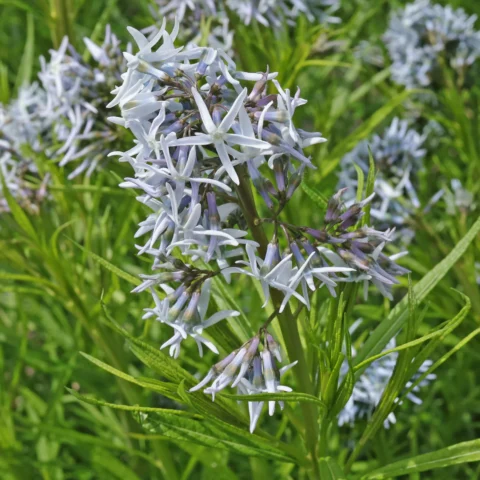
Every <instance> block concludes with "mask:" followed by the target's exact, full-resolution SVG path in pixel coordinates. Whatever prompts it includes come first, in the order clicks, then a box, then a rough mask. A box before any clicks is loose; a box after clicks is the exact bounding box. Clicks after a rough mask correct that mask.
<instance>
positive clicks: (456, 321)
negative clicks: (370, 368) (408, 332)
mask: <svg viewBox="0 0 480 480" xmlns="http://www.w3.org/2000/svg"><path fill="white" fill-rule="evenodd" d="M461 295H462V297H463V298H464V299H465V306H464V307H463V308H462V310H461V311H460V312H459V313H458V314H457V315H455V317H453V318H452V319H451V320H449V321H448V322H447V324H446V325H445V326H444V327H443V328H440V329H439V330H436V331H435V332H431V333H428V334H427V335H424V336H423V337H420V338H417V339H416V340H412V341H411V342H406V343H403V344H401V345H397V346H396V347H395V348H391V349H389V350H384V351H382V352H381V353H379V354H378V355H374V356H373V357H369V358H367V359H366V360H364V361H363V362H361V363H359V364H358V365H356V366H355V368H354V370H355V371H357V370H361V369H362V368H363V367H365V366H367V365H368V364H370V363H372V362H374V361H375V360H378V359H379V358H382V357H384V356H386V355H390V354H391V353H393V352H400V351H402V350H405V349H407V348H412V347H416V346H418V345H420V344H422V343H425V342H426V341H428V340H431V339H435V342H434V343H433V342H432V345H431V346H430V345H429V348H428V351H426V352H425V354H424V355H421V354H419V355H417V356H416V357H415V362H414V365H412V366H413V372H412V373H414V372H416V371H417V370H418V369H419V367H420V365H422V364H423V362H424V361H425V360H426V359H427V358H428V357H429V356H430V353H431V352H432V351H433V350H434V349H435V347H436V346H437V345H438V344H440V343H441V342H442V340H443V339H444V338H445V337H446V336H447V335H449V334H450V333H451V332H452V331H453V330H454V329H455V328H456V327H457V326H458V325H460V323H461V322H462V321H463V319H464V318H465V317H466V316H467V313H468V312H469V311H470V307H471V302H470V299H469V298H468V297H466V296H465V295H463V294H461ZM420 355H421V358H420V359H418V361H417V358H418V357H419V356H420Z"/></svg>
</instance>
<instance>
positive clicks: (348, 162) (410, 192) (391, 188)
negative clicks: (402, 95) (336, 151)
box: [338, 118, 426, 243]
mask: <svg viewBox="0 0 480 480" xmlns="http://www.w3.org/2000/svg"><path fill="white" fill-rule="evenodd" d="M425 140H426V135H425V134H420V133H418V132H417V131H415V130H413V129H411V128H409V126H408V122H407V121H406V120H399V119H398V118H394V119H393V121H392V123H391V124H390V125H389V126H388V127H387V128H386V129H385V131H384V132H383V134H382V135H374V136H373V138H372V139H371V140H369V141H363V142H361V143H359V144H358V145H357V146H356V147H355V148H354V149H353V150H352V151H351V152H349V153H348V154H347V155H345V156H344V157H343V159H342V162H341V167H342V168H341V171H340V174H339V183H338V188H347V189H348V190H347V191H348V192H349V194H350V195H351V197H350V198H348V200H349V201H350V202H352V201H353V200H354V197H353V195H355V192H356V187H357V184H358V175H357V171H356V169H355V165H357V166H358V167H360V168H361V169H362V171H363V172H364V174H365V175H367V173H368V170H369V148H370V151H371V153H372V156H373V159H374V161H375V169H376V178H375V192H376V194H377V198H376V200H375V201H374V202H373V204H372V209H371V215H372V217H373V218H375V219H376V220H378V221H379V222H380V224H382V225H392V224H393V225H395V226H396V227H397V229H399V233H400V234H401V236H402V238H403V240H404V243H408V240H409V239H410V238H411V236H412V234H413V232H411V231H410V230H409V229H408V227H407V226H406V224H407V223H408V222H407V221H408V218H409V217H410V215H411V213H412V211H414V210H415V209H417V208H419V207H420V202H419V200H418V197H417V194H416V191H415V186H416V185H415V184H416V182H417V174H418V172H419V170H421V169H422V167H423V159H424V157H425V155H426V150H425V148H423V146H424V142H425Z"/></svg>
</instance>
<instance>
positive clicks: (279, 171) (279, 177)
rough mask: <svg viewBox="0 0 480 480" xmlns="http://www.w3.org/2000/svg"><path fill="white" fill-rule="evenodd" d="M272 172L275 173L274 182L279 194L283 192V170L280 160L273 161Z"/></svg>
mask: <svg viewBox="0 0 480 480" xmlns="http://www.w3.org/2000/svg"><path fill="white" fill-rule="evenodd" d="M273 170H274V171H275V181H276V183H277V188H278V190H279V191H280V192H283V191H285V170H284V168H283V163H282V161H281V160H280V159H278V158H277V159H275V160H274V161H273Z"/></svg>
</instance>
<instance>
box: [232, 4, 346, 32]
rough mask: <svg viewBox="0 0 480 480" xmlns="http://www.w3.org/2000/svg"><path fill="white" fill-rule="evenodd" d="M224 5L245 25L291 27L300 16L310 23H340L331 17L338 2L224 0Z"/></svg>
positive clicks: (336, 18) (336, 8)
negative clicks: (283, 25)
mask: <svg viewBox="0 0 480 480" xmlns="http://www.w3.org/2000/svg"><path fill="white" fill-rule="evenodd" d="M226 4H227V7H228V8H229V9H231V10H232V11H233V12H235V13H236V14H237V15H238V16H239V18H240V19H241V20H242V22H243V23H245V24H246V25H249V24H250V23H251V22H252V20H255V21H257V22H258V23H260V24H262V25H265V26H275V27H279V26H281V25H282V24H283V23H287V24H289V25H292V24H295V21H296V20H297V18H298V17H299V16H300V15H304V16H305V17H306V18H307V19H308V21H309V22H312V23H313V22H318V23H338V22H340V19H339V18H338V17H335V16H333V13H334V12H335V11H336V10H338V8H339V7H340V2H339V0H260V2H258V1H255V0H226Z"/></svg>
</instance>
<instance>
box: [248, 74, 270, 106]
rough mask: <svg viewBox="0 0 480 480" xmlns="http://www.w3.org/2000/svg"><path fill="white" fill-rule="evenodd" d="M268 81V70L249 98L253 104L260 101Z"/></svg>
mask: <svg viewBox="0 0 480 480" xmlns="http://www.w3.org/2000/svg"><path fill="white" fill-rule="evenodd" d="M267 81H268V68H267V71H266V73H264V74H263V76H262V79H261V80H259V81H258V82H256V83H255V85H254V86H253V88H252V91H251V92H250V95H249V96H248V97H247V98H248V100H250V101H251V102H256V101H257V100H259V98H260V96H261V95H262V93H263V91H264V90H265V86H266V84H267Z"/></svg>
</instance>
